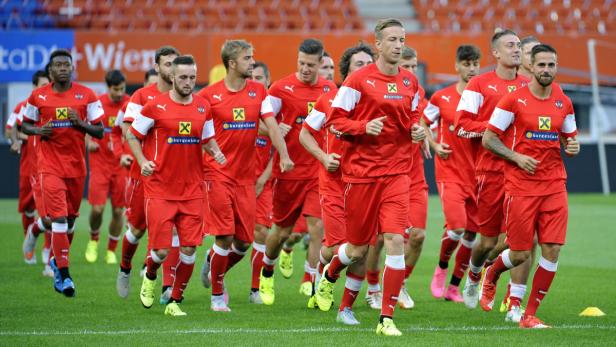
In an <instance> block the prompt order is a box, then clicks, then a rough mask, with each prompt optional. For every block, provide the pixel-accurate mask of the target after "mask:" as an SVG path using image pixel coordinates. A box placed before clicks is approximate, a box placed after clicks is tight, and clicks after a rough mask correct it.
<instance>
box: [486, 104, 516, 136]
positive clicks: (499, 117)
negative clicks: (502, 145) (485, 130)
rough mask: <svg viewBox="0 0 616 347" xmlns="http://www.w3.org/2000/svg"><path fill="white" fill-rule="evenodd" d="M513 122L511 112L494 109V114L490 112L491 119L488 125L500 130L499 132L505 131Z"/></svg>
mask: <svg viewBox="0 0 616 347" xmlns="http://www.w3.org/2000/svg"><path fill="white" fill-rule="evenodd" d="M513 120H514V115H513V112H509V111H505V110H503V109H500V108H498V107H496V108H495V109H494V112H492V117H490V125H492V126H493V127H496V128H498V129H500V131H505V130H507V128H509V126H510V125H511V123H513Z"/></svg>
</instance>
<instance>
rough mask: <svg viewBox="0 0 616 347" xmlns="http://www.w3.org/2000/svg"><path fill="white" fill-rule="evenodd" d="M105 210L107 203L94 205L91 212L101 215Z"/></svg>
mask: <svg viewBox="0 0 616 347" xmlns="http://www.w3.org/2000/svg"><path fill="white" fill-rule="evenodd" d="M104 210H105V205H93V206H92V210H91V211H90V213H91V214H93V215H95V216H100V215H102V214H103V211H104Z"/></svg>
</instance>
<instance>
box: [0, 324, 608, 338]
mask: <svg viewBox="0 0 616 347" xmlns="http://www.w3.org/2000/svg"><path fill="white" fill-rule="evenodd" d="M554 328H555V329H567V330H569V329H570V330H581V329H598V330H616V326H614V325H559V326H555V327H554ZM401 330H402V331H407V332H413V331H415V332H451V331H469V330H472V331H503V330H519V328H518V327H516V326H513V325H512V326H495V327H480V326H466V327H465V326H462V327H410V328H406V329H401ZM373 331H374V329H371V328H370V329H368V328H301V329H299V328H298V329H244V328H237V329H226V328H210V329H188V330H139V329H135V330H109V331H97V330H76V331H37V330H33V331H0V336H71V335H81V336H84V335H111V336H115V335H141V334H158V335H171V334H230V333H231V334H273V333H284V334H308V333H336V332H373Z"/></svg>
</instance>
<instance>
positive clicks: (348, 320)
mask: <svg viewBox="0 0 616 347" xmlns="http://www.w3.org/2000/svg"><path fill="white" fill-rule="evenodd" d="M336 322H338V323H342V324H344V325H359V321H358V320H357V318H355V315H354V314H353V311H352V310H351V308H350V307H345V308H344V309H343V310H342V311H338V315H337V316H336Z"/></svg>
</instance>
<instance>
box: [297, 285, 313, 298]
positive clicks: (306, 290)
mask: <svg viewBox="0 0 616 347" xmlns="http://www.w3.org/2000/svg"><path fill="white" fill-rule="evenodd" d="M299 293H300V294H302V295H305V296H312V282H303V283H302V284H301V285H300V286H299Z"/></svg>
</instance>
